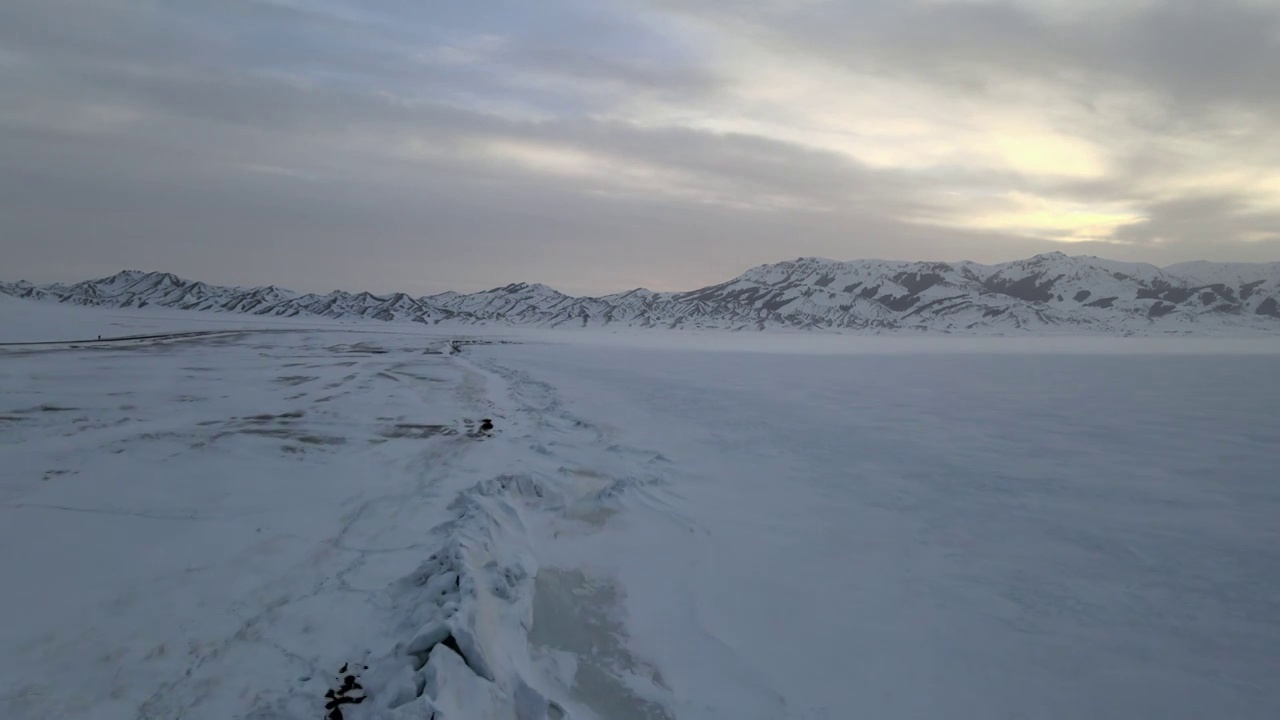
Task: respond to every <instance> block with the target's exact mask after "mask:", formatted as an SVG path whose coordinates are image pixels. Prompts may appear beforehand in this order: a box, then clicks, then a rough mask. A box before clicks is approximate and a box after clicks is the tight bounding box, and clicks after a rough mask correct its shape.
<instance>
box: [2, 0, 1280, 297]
mask: <svg viewBox="0 0 1280 720" xmlns="http://www.w3.org/2000/svg"><path fill="white" fill-rule="evenodd" d="M1278 68H1280V0H1214V1H1213V2H1209V1H1207V0H1206V1H1203V2H1200V1H1195V0H1006V1H1004V2H985V1H983V0H843V1H839V2H826V1H824V0H754V1H747V0H696V1H695V0H687V1H686V0H539V1H537V2H533V1H530V0H478V1H476V2H463V1H460V2H428V1H426V0H413V1H409V0H390V1H379V0H361V1H356V0H351V1H347V0H258V1H249V0H173V1H169V2H165V1H161V0H4V1H3V2H0V248H2V252H0V258H2V260H0V279H7V280H16V279H18V278H26V279H30V280H33V281H50V280H79V279H83V278H86V277H92V276H99V275H105V274H110V273H112V272H115V271H116V270H119V269H122V268H126V267H128V268H139V269H160V270H168V271H172V272H176V273H179V274H182V275H185V276H189V277H195V278H199V279H204V280H209V281H212V282H218V283H223V284H264V283H277V284H283V285H287V286H291V287H294V288H297V289H300V290H316V291H324V290H329V289H333V288H335V287H341V288H344V289H351V290H362V289H367V290H374V291H388V290H404V291H408V292H413V293H431V292H438V291H442V290H446V289H457V290H464V291H470V290H478V289H483V288H488V287H493V286H497V285H503V284H506V283H509V282H513V281H517V280H528V281H540V282H545V283H547V284H550V285H552V286H554V287H557V288H559V289H562V290H565V291H568V292H575V293H594V292H608V291H616V290H622V289H628V288H631V287H635V286H646V287H650V288H653V289H656V290H677V289H690V288H694V287H698V286H701V285H706V284H710V283H713V282H718V281H721V280H724V279H727V278H729V277H732V276H733V275H736V274H737V273H738V272H740V271H741V270H743V269H745V268H747V267H749V266H751V265H756V264H759V263H763V262H773V261H777V260H783V259H790V258H794V257H797V256H802V255H803V256H808V255H820V256H825V257H832V258H837V259H854V258H862V257H881V258H893V259H931V260H933V259H936V260H962V259H969V260H976V261H980V262H997V261H1004V260H1011V259H1016V258H1022V257H1027V256H1030V255H1033V254H1035V253H1039V252H1046V251H1050V250H1061V251H1063V252H1066V253H1069V254H1096V255H1102V256H1104V257H1112V258H1117V259H1124V260H1142V261H1148V262H1153V263H1156V264H1168V263H1171V262H1178V261H1183V260H1192V259H1209V260H1236V261H1273V260H1280V76H1277V73H1278V72H1280V70H1277V69H1278Z"/></svg>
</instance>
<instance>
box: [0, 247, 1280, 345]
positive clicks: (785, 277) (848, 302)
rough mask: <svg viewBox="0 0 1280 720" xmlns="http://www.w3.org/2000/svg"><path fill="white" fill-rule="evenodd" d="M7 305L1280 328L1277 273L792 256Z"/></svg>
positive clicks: (193, 288)
mask: <svg viewBox="0 0 1280 720" xmlns="http://www.w3.org/2000/svg"><path fill="white" fill-rule="evenodd" d="M0 293H3V294H7V295H12V296H15V297H22V298H29V299H33V300H44V301H53V302H66V303H74V304H80V305H100V306H107V307H146V306H161V307H173V308H180V309H186V310H210V311H217V312H239V313H252V314H258V315H277V316H318V317H329V318H336V319H347V318H366V319H371V320H384V321H412V322H423V323H440V322H449V323H461V324H476V323H505V324H522V325H539V326H551V327H555V326H573V327H580V326H601V325H615V324H616V325H624V326H633V327H666V328H723V329H733V330H741V329H766V328H808V329H831V330H842V329H848V330H931V331H943V332H993V331H994V332H1003V331H1013V330H1023V331H1046V330H1047V331H1054V330H1056V331H1066V332H1081V331H1083V332H1100V333H1135V332H1136V333H1143V332H1145V333H1152V332H1154V333H1163V332H1180V333H1181V332H1196V331H1201V330H1208V331H1215V332H1217V331H1223V330H1235V329H1239V330H1246V331H1261V332H1276V331H1277V330H1280V263H1260V264H1241V263H1207V262H1195V263H1182V264H1179V265H1173V266H1170V267H1167V268H1163V269H1161V268H1158V267H1156V266H1154V265H1148V264H1144V263H1126V262H1117V261H1114V260H1107V259H1104V258H1098V257H1093V256H1069V255H1066V254H1064V253H1061V252H1053V253H1045V254H1042V255H1036V256H1035V257H1031V258H1027V259H1025V260H1017V261H1013V262H1008V263H1001V264H997V265H983V264H980V263H974V262H968V261H965V262H955V263H946V262H910V261H899V260H855V261H847V262H842V261H837V260H829V259H826V258H818V257H801V258H796V259H795V260H787V261H783V262H778V263H771V264H767V265H759V266H756V267H753V268H751V269H749V270H747V271H746V272H744V273H743V274H742V275H740V276H738V277H736V278H734V279H732V280H729V281H727V282H723V283H720V284H718V285H712V286H709V287H704V288H700V289H697V290H691V291H688V292H681V293H659V292H654V291H652V290H646V289H643V288H637V289H635V290H630V291H627V292H622V293H616V294H613V295H606V296H603V297H594V298H593V297H573V296H570V295H565V294H564V293H561V292H559V291H558V290H555V289H554V288H551V287H548V286H546V285H542V284H539V283H512V284H510V285H505V286H502V287H498V288H493V289H491V290H485V291H482V292H476V293H470V294H462V293H456V292H445V293H439V294H437V295H430V296H425V297H420V298H415V297H412V296H410V295H408V294H406V293H392V294H389V295H377V294H374V293H370V292H358V293H348V292H345V291H342V290H334V291H332V292H330V293H328V294H325V295H316V294H306V295H298V294H297V293H294V292H292V291H289V290H285V289H283V288H279V287H276V286H274V285H271V286H266V287H255V288H239V287H222V286H217V285H209V284H206V283H203V282H199V281H192V280H186V279H183V278H180V277H178V276H176V275H173V274H171V273H160V272H143V271H140V270H125V271H122V272H120V273H117V274H115V275H112V276H110V277H105V278H99V279H97V280H88V281H84V282H81V283H76V284H74V285H58V284H54V285H44V286H40V285H32V284H30V283H21V282H18V283H8V284H4V283H0Z"/></svg>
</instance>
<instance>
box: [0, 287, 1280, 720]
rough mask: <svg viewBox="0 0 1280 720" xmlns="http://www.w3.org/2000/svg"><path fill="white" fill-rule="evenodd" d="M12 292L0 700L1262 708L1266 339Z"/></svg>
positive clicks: (4, 704) (1252, 712) (369, 712)
mask: <svg viewBox="0 0 1280 720" xmlns="http://www.w3.org/2000/svg"><path fill="white" fill-rule="evenodd" d="M29 305H30V303H28V302H27V301H18V300H9V301H6V303H5V304H4V305H3V306H2V307H0V338H3V340H5V341H9V342H13V341H18V340H22V339H33V340H49V339H53V340H68V341H69V340H74V339H76V338H75V335H76V334H77V333H79V332H80V331H81V330H82V329H83V330H84V333H83V335H82V336H81V337H85V338H89V337H96V335H98V334H103V335H106V336H116V335H135V334H156V333H160V332H179V331H191V332H200V333H203V334H198V335H188V336H183V337H170V338H155V339H147V340H131V341H121V342H106V343H72V342H67V343H65V344H56V345H41V346H7V347H0V469H2V470H0V548H3V552H2V553H0V578H3V581H2V582H0V613H3V617H5V618H6V622H5V623H2V624H0V717H4V718H6V719H9V718H14V719H18V720H25V719H28V718H31V719H35V718H68V719H75V720H79V719H88V718H93V719H95V720H96V719H99V718H101V719H104V720H107V719H110V720H114V719H116V718H119V719H121V720H123V719H126V718H148V719H155V720H159V719H161V718H163V719H166V720H169V719H173V718H182V719H183V720H196V719H203V718H208V719H210V720H214V719H216V720H225V719H227V718H255V719H257V720H266V719H267V718H287V719H290V720H292V719H294V718H298V719H302V718H305V719H308V720H310V719H314V718H322V717H325V716H326V713H327V712H328V711H327V710H326V709H325V707H324V705H325V702H326V698H325V693H326V691H329V690H332V689H336V688H338V687H339V686H340V685H341V679H340V678H338V677H336V673H337V672H338V670H339V668H340V667H342V666H343V665H344V664H345V665H346V666H347V667H348V672H352V673H355V674H356V675H357V676H358V680H359V682H360V684H361V685H362V686H363V691H364V692H366V693H367V698H368V699H367V700H366V701H365V702H363V703H361V704H358V705H356V704H350V705H342V706H341V707H340V708H339V709H340V710H341V711H342V712H343V713H344V716H345V718H347V720H350V719H351V718H428V717H432V716H433V713H434V717H435V718H436V719H437V720H445V719H447V718H459V719H462V718H520V719H521V720H531V719H537V718H561V717H570V718H581V719H586V718H592V717H596V718H604V719H608V720H613V719H615V718H620V719H624V720H625V719H627V718H646V719H654V718H680V719H682V720H683V719H685V718H761V719H762V720H763V719H765V718H768V719H769V720H775V719H777V718H804V719H806V720H817V719H819V718H821V719H827V718H832V719H834V718H852V717H866V718H937V717H946V718H975V719H976V718H982V719H984V720H985V719H987V718H1081V717H1091V718H1126V719H1127V718H1135V717H1160V718H1202V717H1231V718H1272V717H1277V716H1280V681H1277V678H1278V677H1280V523H1277V521H1276V518H1278V517H1280V487H1277V483H1276V476H1277V475H1280V473H1277V469H1278V467H1280V463H1278V462H1277V460H1276V456H1275V448H1276V447H1280V419H1278V417H1277V415H1276V412H1275V408H1276V407H1277V403H1278V402H1280V381H1277V379H1276V374H1275V367H1276V359H1277V358H1276V356H1277V355H1278V354H1280V347H1277V346H1276V345H1275V344H1274V343H1272V344H1267V343H1266V342H1263V341H1259V340H1253V341H1250V343H1248V344H1238V343H1233V342H1231V341H1229V340H1217V341H1214V342H1213V343H1212V344H1208V343H1205V342H1198V343H1195V344H1191V343H1189V342H1188V341H1182V340H1159V341H1157V340H1148V341H1138V340H1123V339H1114V340H1110V341H1103V340H1100V339H1096V338H1095V339H1092V340H1090V341H1089V342H1088V343H1087V344H1084V343H1075V342H1073V341H1072V340H1070V339H1064V338H1055V339H1053V340H1052V341H1046V342H1044V343H1041V344H1038V342H1037V340H1036V339H1034V338H1026V339H1019V340H1018V341H1016V342H1012V341H1009V342H1006V341H1001V340H999V339H989V340H985V341H980V340H973V339H970V340H962V339H954V338H938V339H936V340H929V341H927V342H926V341H923V340H916V339H901V340H893V339H877V338H845V339H838V338H825V339H821V340H811V341H805V340H804V339H803V338H801V337H800V336H788V335H769V334H765V335H760V336H753V338H752V339H746V338H744V337H743V336H728V335H718V334H714V333H709V334H705V335H694V334H687V335H679V336H676V335H669V334H662V333H656V332H650V333H649V334H647V335H644V336H643V337H641V336H638V335H629V334H625V333H624V334H604V333H589V332H569V331H529V330H525V331H521V332H507V333H505V334H503V335H493V334H489V335H474V334H472V335H467V336H463V335H458V334H454V333H456V331H452V333H451V331H448V330H444V329H430V328H424V327H418V326H409V325H404V326H400V325H394V326H388V325H386V324H374V323H370V324H354V325H345V326H340V325H337V324H333V323H328V324H325V323H323V322H314V323H310V324H308V323H303V322H293V323H285V324H275V325H271V324H266V325H264V324H261V323H256V324H236V323H234V322H231V323H229V322H227V320H228V318H225V317H219V318H217V320H218V322H216V323H214V322H213V321H212V319H211V320H208V321H206V320H203V319H197V318H194V317H191V318H188V317H186V316H184V315H183V314H182V313H173V314H171V315H168V316H164V317H159V316H153V315H146V314H138V315H135V316H131V315H130V314H129V313H128V312H124V311H115V312H112V313H110V314H109V315H108V314H107V313H106V312H105V311H101V310H95V309H84V308H60V307H57V306H40V307H39V309H38V310H37V309H32V308H31V307H28V306H29ZM54 310H74V311H75V312H74V314H73V315H60V314H58V313H56V312H54ZM32 313H44V314H43V315H39V316H37V315H33V314H32ZM95 313H101V314H98V315H95ZM95 317H97V318H101V319H100V320H99V321H98V323H97V328H106V329H97V328H95V323H94V318H95ZM108 318H109V319H108ZM131 318H133V320H132V322H133V323H134V324H133V325H131ZM73 322H74V323H75V325H74V326H71V325H69V323H73ZM111 323H116V325H111ZM33 327H34V328H35V329H36V330H37V331H38V332H35V333H34V334H35V335H37V337H29V338H24V337H23V336H24V335H27V336H30V335H32V334H33V333H32V332H31V331H30V328H33ZM24 328H26V329H24ZM485 418H491V419H492V420H493V423H494V428H493V430H492V431H487V430H485V429H483V428H484V426H483V424H482V421H483V420H484V419H485ZM366 666H367V669H366Z"/></svg>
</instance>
